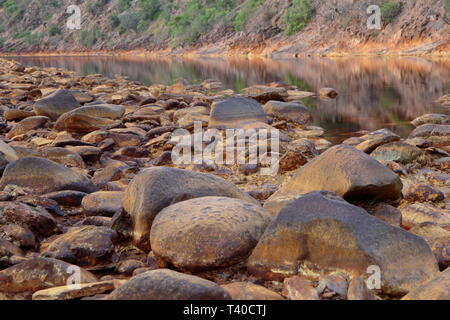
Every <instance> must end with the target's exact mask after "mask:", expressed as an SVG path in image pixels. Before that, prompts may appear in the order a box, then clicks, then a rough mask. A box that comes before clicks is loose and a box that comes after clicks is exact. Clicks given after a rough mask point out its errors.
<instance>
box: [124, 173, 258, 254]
mask: <svg viewBox="0 0 450 320" xmlns="http://www.w3.org/2000/svg"><path fill="white" fill-rule="evenodd" d="M207 196H222V197H229V198H236V199H241V200H244V201H249V202H252V203H255V204H258V202H257V201H256V200H255V199H253V198H252V197H250V196H249V195H248V194H247V193H245V192H243V191H241V190H240V189H239V188H237V187H236V186H235V185H234V184H232V183H230V182H228V181H226V180H224V179H222V178H219V177H216V176H214V175H211V174H205V173H196V172H192V171H188V170H181V169H175V168H168V167H154V168H149V169H146V170H144V171H143V172H141V173H140V174H138V175H137V176H136V177H134V179H133V180H132V181H131V182H130V184H129V185H128V188H127V190H126V192H125V198H124V201H123V207H124V209H125V211H126V212H128V214H129V215H130V216H131V217H132V220H133V222H134V231H133V238H134V242H135V245H137V246H138V247H139V248H141V249H143V250H148V251H149V250H150V241H149V235H150V228H151V226H152V223H153V219H154V218H155V216H156V215H157V214H158V213H159V212H160V211H161V210H162V209H164V208H166V207H168V206H170V205H171V204H174V203H177V202H180V201H183V200H189V199H193V198H199V197H207Z"/></svg>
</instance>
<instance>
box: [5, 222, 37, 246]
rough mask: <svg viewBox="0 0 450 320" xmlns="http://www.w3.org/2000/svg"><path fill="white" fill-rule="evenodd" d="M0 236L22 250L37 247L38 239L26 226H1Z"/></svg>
mask: <svg viewBox="0 0 450 320" xmlns="http://www.w3.org/2000/svg"><path fill="white" fill-rule="evenodd" d="M0 234H1V238H3V239H5V240H8V241H10V242H11V243H13V244H15V245H17V246H19V247H21V248H34V247H35V245H36V237H35V236H34V234H33V232H31V230H30V229H29V228H28V227H27V226H26V225H20V224H15V223H8V224H3V225H0Z"/></svg>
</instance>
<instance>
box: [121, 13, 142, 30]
mask: <svg viewBox="0 0 450 320" xmlns="http://www.w3.org/2000/svg"><path fill="white" fill-rule="evenodd" d="M141 19H142V16H141V14H140V13H139V12H134V11H130V12H124V13H122V14H121V15H120V16H119V20H120V26H121V27H122V28H123V29H125V30H134V31H136V30H137V28H138V25H139V22H140V21H141Z"/></svg>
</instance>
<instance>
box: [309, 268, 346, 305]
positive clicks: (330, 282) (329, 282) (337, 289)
mask: <svg viewBox="0 0 450 320" xmlns="http://www.w3.org/2000/svg"><path fill="white" fill-rule="evenodd" d="M325 290H327V291H328V292H330V293H334V295H338V296H339V297H341V298H342V299H345V298H347V290H348V282H347V279H346V278H345V277H344V276H343V275H341V274H339V273H335V274H330V275H326V276H323V277H321V278H320V280H319V285H318V286H317V288H316V291H317V293H319V294H323V293H324V291H325Z"/></svg>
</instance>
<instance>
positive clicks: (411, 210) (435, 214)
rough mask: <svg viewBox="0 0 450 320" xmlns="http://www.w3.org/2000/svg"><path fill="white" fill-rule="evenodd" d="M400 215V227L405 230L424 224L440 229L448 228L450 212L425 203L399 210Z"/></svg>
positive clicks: (403, 207)
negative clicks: (429, 223) (428, 223)
mask: <svg viewBox="0 0 450 320" xmlns="http://www.w3.org/2000/svg"><path fill="white" fill-rule="evenodd" d="M399 209H400V211H401V213H402V226H403V227H404V228H406V229H410V228H413V227H416V226H418V225H420V224H422V223H425V222H432V223H435V224H437V225H439V226H441V227H449V226H450V210H448V209H441V208H437V207H433V206H432V205H430V204H427V203H414V204H411V205H406V206H402V207H400V208H399Z"/></svg>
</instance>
